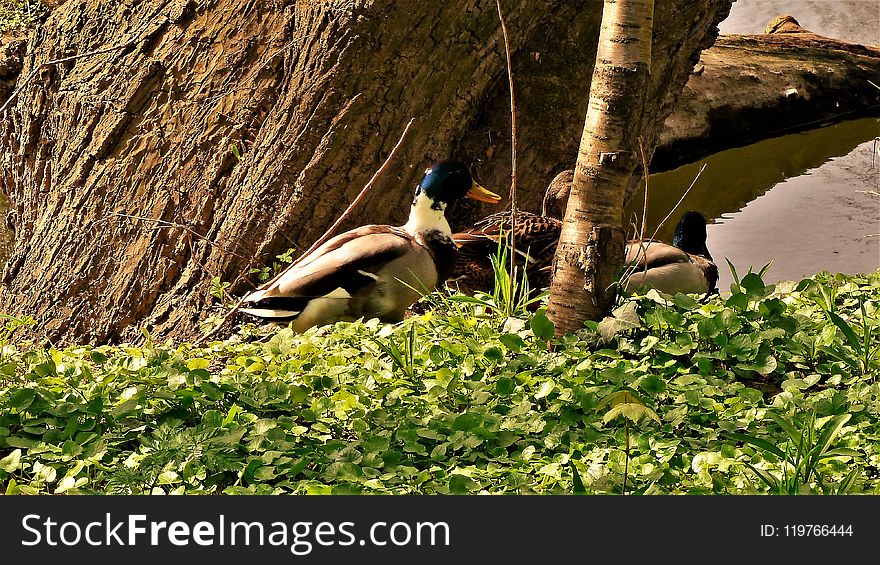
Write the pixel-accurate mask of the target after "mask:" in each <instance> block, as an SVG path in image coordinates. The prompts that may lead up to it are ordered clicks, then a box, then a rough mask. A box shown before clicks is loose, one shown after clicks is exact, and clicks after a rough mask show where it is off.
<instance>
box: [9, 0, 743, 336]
mask: <svg viewBox="0 0 880 565" xmlns="http://www.w3.org/2000/svg"><path fill="white" fill-rule="evenodd" d="M505 4H509V5H508V6H506V7H505V17H506V19H507V24H508V27H509V30H510V36H511V37H510V40H511V48H512V50H513V52H514V67H515V69H514V70H515V76H516V77H517V92H518V100H519V101H520V102H521V107H520V108H519V109H518V112H519V118H520V132H521V133H520V135H521V137H520V143H521V145H520V152H519V153H520V155H521V156H523V159H522V161H520V170H521V171H523V173H522V174H521V175H520V178H521V180H522V183H523V185H524V186H527V187H528V186H532V187H534V188H533V190H532V191H531V194H530V195H529V191H527V190H524V191H523V192H524V193H525V194H526V195H528V197H526V198H525V201H526V202H529V198H531V199H532V200H534V201H535V202H540V198H541V194H540V189H539V187H540V186H542V185H543V182H544V179H546V178H547V174H548V172H550V171H552V170H553V169H556V170H559V169H561V168H563V167H565V166H566V165H568V164H569V163H570V162H572V161H573V156H574V152H575V148H576V146H577V145H576V143H577V136H576V134H573V132H574V131H576V130H578V129H579V127H580V126H579V125H577V123H576V122H577V121H579V120H575V121H574V122H572V123H570V121H568V120H567V119H566V118H567V116H569V114H573V113H574V112H576V111H578V110H582V108H583V105H584V102H583V101H582V98H583V95H582V91H581V90H579V89H569V88H567V87H566V88H557V87H562V86H563V85H568V84H569V83H571V80H572V79H573V78H575V77H578V76H580V77H583V76H588V74H589V69H590V68H591V67H592V63H593V55H591V54H594V53H595V46H596V38H597V37H598V33H597V30H598V19H599V17H598V14H599V10H600V8H601V5H600V4H599V3H597V2H594V1H589V0H522V1H517V2H509V3H507V2H506V3H505ZM729 8H730V0H702V1H693V0H664V1H661V2H659V3H658V11H657V21H658V30H660V31H659V32H658V33H657V34H656V36H655V39H654V42H655V52H656V53H658V54H660V55H659V56H658V57H656V58H655V64H654V68H653V74H652V80H651V83H650V84H649V86H648V88H649V91H650V92H651V93H652V94H653V97H652V98H651V99H650V100H651V102H650V104H649V107H647V108H646V109H645V114H646V115H649V116H652V120H651V123H650V124H648V125H647V126H646V129H647V130H648V131H649V134H648V138H649V139H648V143H649V145H650V143H651V142H652V141H653V138H654V137H655V136H656V134H657V133H658V130H659V126H660V124H661V123H662V120H663V119H664V118H665V116H666V115H668V113H669V110H670V109H671V107H672V104H673V103H674V100H675V96H676V94H677V93H678V92H679V91H680V89H681V87H682V86H683V85H684V82H685V81H686V79H687V76H688V72H689V71H690V69H691V68H692V66H693V64H694V63H695V62H696V60H697V56H698V54H699V51H700V49H702V48H704V47H706V46H707V45H708V44H711V42H712V41H713V40H714V38H715V35H716V34H717V30H716V28H715V25H716V24H717V23H718V22H719V21H720V20H721V19H722V18H723V17H724V16H725V15H726V14H727V11H728V10H729ZM500 38H501V36H500V27H499V24H498V19H497V14H496V12H495V3H494V1H492V0H486V1H473V0H455V1H449V0H421V1H419V2H410V1H407V2H395V1H391V0H372V1H368V0H360V1H353V2H302V1H298V2H286V1H280V0H279V1H272V2H265V1H254V0H252V1H246V2H240V1H233V0H210V1H202V2H194V1H192V0H144V1H141V2H136V3H131V2H121V1H111V0H103V1H101V0H70V1H68V2H66V3H64V4H63V5H62V6H60V7H59V8H57V9H56V10H55V11H54V12H53V14H52V16H51V17H50V18H49V20H48V21H47V22H45V23H44V24H43V25H42V26H41V27H40V28H38V29H37V30H36V31H35V32H34V33H32V34H31V35H30V37H29V40H28V44H27V49H26V54H25V57H24V64H23V68H22V70H21V72H20V74H19V75H18V80H19V81H21V80H23V77H25V76H27V75H28V74H30V73H31V71H32V70H34V69H37V68H38V67H39V66H40V65H41V64H42V63H45V62H46V61H50V60H53V59H59V58H64V57H68V56H71V55H75V54H84V53H88V52H89V51H93V50H96V49H100V48H103V47H108V46H113V45H120V46H125V47H124V48H120V49H118V50H115V51H112V52H109V53H103V54H100V55H96V56H91V57H83V58H81V59H77V60H74V61H71V62H69V63H66V64H62V65H51V66H47V67H43V68H41V69H40V70H39V72H38V73H37V74H36V78H35V79H34V80H33V81H32V82H31V83H29V84H23V85H21V84H18V85H10V86H23V88H22V90H21V93H20V94H19V95H18V98H17V99H16V100H15V101H14V103H13V105H11V106H10V108H9V109H8V110H7V112H6V113H5V114H4V115H3V116H2V123H0V145H2V147H3V152H2V156H0V159H2V161H0V182H2V188H3V191H4V192H5V193H7V194H8V195H9V196H10V197H11V199H12V201H13V204H14V208H15V215H16V221H15V230H16V242H15V248H14V251H13V253H12V256H11V258H10V260H9V262H8V265H7V268H6V271H5V274H4V281H5V283H6V284H5V286H4V288H3V290H2V294H0V307H2V309H3V310H5V311H7V312H10V313H15V314H23V313H27V314H31V315H34V316H35V317H36V318H37V319H38V320H40V321H41V324H40V326H39V328H40V332H41V333H42V334H43V335H45V336H46V337H49V338H51V339H61V338H63V339H77V340H92V341H103V340H108V339H109V340H116V339H128V338H131V337H133V336H134V335H136V329H137V327H138V325H139V324H142V323H143V324H145V325H146V327H147V328H148V329H149V330H150V331H151V332H153V333H154V334H156V335H173V336H178V337H183V336H191V335H192V333H193V332H194V331H196V330H197V327H198V325H197V323H198V321H199V320H200V319H201V318H203V317H204V315H205V309H206V305H208V304H210V302H211V298H210V295H209V292H208V291H209V281H210V279H211V277H214V276H216V277H220V278H221V279H224V280H234V281H235V282H236V284H235V285H234V287H233V290H236V291H243V290H246V289H247V288H248V285H249V283H248V281H246V280H245V279H243V278H240V277H239V275H240V274H241V273H244V274H246V273H247V272H248V270H249V269H250V268H252V267H255V266H260V265H262V264H265V263H268V262H270V260H271V259H272V258H273V256H274V255H275V254H277V253H280V252H282V251H284V250H285V249H287V248H289V247H296V248H297V249H304V248H305V247H307V246H308V244H309V243H310V242H311V241H313V240H314V239H315V238H316V237H317V236H319V235H320V234H321V233H322V232H323V230H324V229H325V228H326V227H327V226H328V225H329V224H330V223H331V222H332V221H333V220H334V219H335V217H336V215H337V214H338V213H339V211H340V210H341V209H343V208H344V207H345V205H346V204H347V203H348V202H349V201H350V200H351V199H352V198H353V196H354V195H355V194H357V192H358V191H359V190H360V189H361V187H362V186H363V184H364V183H365V181H366V180H367V179H368V178H369V176H370V175H371V174H372V172H373V171H374V169H375V168H376V167H377V166H378V164H379V163H380V162H381V161H382V159H383V158H384V157H385V156H386V155H387V153H388V151H390V149H391V147H392V146H393V144H394V142H395V141H396V140H397V137H398V136H399V135H400V132H401V131H402V130H403V128H404V126H405V124H406V123H407V122H408V121H409V119H410V118H411V117H415V118H416V122H415V124H414V125H413V127H412V129H411V131H410V135H409V137H408V139H407V140H406V142H405V144H404V146H403V147H402V148H401V150H400V152H399V153H398V156H397V159H396V160H395V163H394V164H393V166H392V167H391V168H390V169H389V171H388V172H387V173H386V174H385V176H384V177H383V179H382V182H381V183H380V186H378V187H377V189H376V190H374V191H373V192H372V193H371V194H370V195H369V196H368V198H367V199H366V202H365V203H364V205H362V207H360V208H359V209H357V210H355V212H354V214H352V216H351V217H350V219H349V220H348V223H347V225H346V226H343V227H351V226H353V225H358V224H363V223H367V222H380V223H381V222H391V223H397V222H401V221H403V219H404V217H405V215H406V210H407V205H408V203H409V201H410V199H411V197H410V193H411V191H412V187H413V186H414V183H415V182H416V180H417V177H418V176H419V175H420V174H421V172H422V171H423V170H424V168H425V166H426V165H427V164H428V163H429V161H432V160H436V159H441V158H445V157H448V156H449V155H450V154H452V153H457V154H458V155H459V156H460V157H463V158H465V159H467V160H468V161H469V162H470V163H471V164H472V165H473V167H474V170H475V171H476V172H477V173H478V177H479V180H480V181H481V182H482V183H483V184H485V185H487V186H490V187H492V186H495V187H499V188H503V187H504V186H505V185H506V182H502V181H501V179H505V178H509V163H508V162H507V155H508V154H509V153H508V152H506V151H505V150H504V147H503V146H504V145H505V144H506V143H509V139H508V137H507V136H506V134H505V133H503V132H505V131H507V122H506V110H504V111H502V110H501V108H506V103H507V98H506V90H505V85H504V82H503V80H504V58H503V56H502V43H501V39H500ZM586 88H587V85H584V87H583V89H584V90H583V91H585V90H586ZM572 90H578V92H577V96H574V95H573V93H572V92H571V91H572ZM580 115H581V116H583V114H582V113H581V114H580ZM548 124H553V125H554V127H555V126H556V125H557V124H559V127H558V131H554V132H553V133H552V135H548V133H547V129H548V127H547V126H548ZM489 133H491V135H492V136H493V137H492V140H491V144H493V145H495V146H496V150H495V151H494V153H493V152H490V153H492V155H487V154H486V149H487V148H488V146H489V143H490V142H489V140H488V135H487V134H489ZM231 146H235V147H236V148H237V151H238V152H239V153H241V154H242V159H241V161H239V160H238V159H237V158H236V156H235V155H234V153H233V151H232V150H231ZM456 148H457V149H456ZM569 166H570V165H569Z"/></svg>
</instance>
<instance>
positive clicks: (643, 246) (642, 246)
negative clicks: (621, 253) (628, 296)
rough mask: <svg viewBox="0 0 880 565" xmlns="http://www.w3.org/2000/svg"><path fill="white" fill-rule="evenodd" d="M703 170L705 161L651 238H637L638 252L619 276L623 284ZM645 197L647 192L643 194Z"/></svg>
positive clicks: (636, 268) (645, 254) (633, 271)
mask: <svg viewBox="0 0 880 565" xmlns="http://www.w3.org/2000/svg"><path fill="white" fill-rule="evenodd" d="M705 170H706V163H703V165H702V166H701V167H700V170H699V171H698V172H697V175H696V176H695V177H694V180H693V181H691V185H690V186H689V187H687V190H685V191H684V194H682V195H681V198H679V199H678V202H676V203H675V206H673V207H672V209H671V210H669V213H668V214H666V217H664V218H663V219H662V220H661V221H660V223H659V224H657V227H656V228H655V229H654V233H652V234H651V238H650V239H649V240H648V243H645V239H644V237H642V238H640V239H639V252H640V253H639V254H637V255H636V256H635V257H633V259H632V264H631V265H630V266H629V267H628V268H627V269H626V271H625V272H624V274H623V276H622V277H621V278H620V280H621V281H622V284H623V286H626V283H625V282H623V281H626V280H628V279H629V277H631V276H632V275H633V273H635V272H636V271H637V270H638V261H639V260H640V259H642V258H643V257H647V254H648V251H647V247H648V245H650V242H651V241H653V240H654V239H655V238H656V237H657V232H659V231H660V228H662V227H663V225H664V224H665V223H666V220H668V219H669V218H670V216H672V214H673V213H674V212H675V211H676V210H677V209H678V207H679V206H681V203H682V202H684V199H685V197H686V196H687V195H688V193H689V192H690V191H691V189H692V188H694V185H696V184H697V181H698V180H699V179H700V176H701V175H702V174H703V171H705ZM645 182H647V178H646V179H645ZM646 190H647V188H646ZM645 198H646V199H647V193H646V194H645ZM642 221H643V222H644V220H642ZM647 268H648V266H647V264H645V271H647Z"/></svg>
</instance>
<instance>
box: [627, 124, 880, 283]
mask: <svg viewBox="0 0 880 565" xmlns="http://www.w3.org/2000/svg"><path fill="white" fill-rule="evenodd" d="M878 134H880V121H878V120H877V119H875V118H865V119H860V120H852V121H848V122H841V123H839V124H835V125H832V126H827V127H824V128H820V129H816V130H812V131H808V132H804V133H798V134H792V135H786V136H782V137H776V138H772V139H767V140H764V141H760V142H758V143H754V144H752V145H749V146H746V147H739V148H735V149H729V150H727V151H722V152H720V153H716V154H714V155H711V156H709V157H707V158H706V159H703V160H701V161H698V162H696V163H692V164H689V165H684V166H682V167H679V168H678V169H675V170H672V171H668V172H664V173H658V174H655V175H651V178H650V180H649V183H648V191H649V192H648V214H647V217H648V224H647V233H648V234H650V233H652V232H653V230H654V229H655V228H656V226H657V224H658V223H659V222H660V221H661V220H662V219H663V217H664V216H665V215H666V214H667V213H668V212H669V210H671V209H672V208H673V207H674V206H675V203H676V202H677V201H678V200H679V199H680V198H681V196H682V195H683V194H684V192H685V191H686V190H687V188H688V186H690V185H691V183H692V182H693V181H694V179H695V178H697V175H698V173H699V171H700V169H701V167H703V165H704V164H705V169H704V170H703V173H702V174H701V175H699V178H698V179H697V181H696V182H695V183H694V186H693V188H692V189H691V190H690V192H689V193H688V194H687V196H685V198H684V201H683V202H682V204H681V206H680V207H679V208H678V210H677V211H676V212H674V213H673V216H672V218H670V220H669V221H668V222H667V223H666V224H664V226H663V227H662V228H661V229H660V231H659V232H658V233H657V237H659V238H660V239H663V240H666V241H669V240H670V239H671V237H672V231H673V229H674V228H675V222H676V221H677V219H678V217H679V216H680V215H681V213H682V212H684V211H685V210H698V211H700V212H702V213H703V215H704V216H706V218H707V219H708V220H709V221H710V222H711V224H710V225H709V227H708V236H709V240H708V247H709V251H710V252H711V253H712V255H713V257H714V258H715V261H716V263H718V264H719V270H720V271H721V273H720V274H721V278H720V280H719V288H720V289H721V290H727V289H728V288H729V286H730V281H731V276H730V273H729V270H728V268H727V265H726V263H725V261H724V258H725V257H727V258H728V259H730V261H731V262H732V263H733V264H734V265H735V266H736V268H737V271H738V272H740V274H742V273H744V272H746V271H747V270H748V268H749V267H750V266H751V267H754V270H758V269H759V268H760V267H761V266H762V265H764V264H765V263H767V262H770V261H772V265H771V268H770V270H769V271H768V273H767V277H766V279H767V281H777V280H781V279H794V280H800V279H801V278H803V277H805V276H809V275H812V274H815V273H817V272H819V271H823V270H828V271H832V272H844V273H861V272H868V271H874V270H876V269H878V268H880V194H878V193H880V153H877V154H875V151H876V146H875V142H874V138H875V136H877V135H878ZM872 191H873V192H874V193H873V194H872ZM642 202H643V198H641V195H640V197H639V198H637V200H636V201H635V202H633V204H632V205H631V206H630V215H631V214H632V213H633V212H636V211H638V215H639V216H640V215H641V211H642Z"/></svg>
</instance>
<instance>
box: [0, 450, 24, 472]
mask: <svg viewBox="0 0 880 565" xmlns="http://www.w3.org/2000/svg"><path fill="white" fill-rule="evenodd" d="M20 465H21V449H16V450H13V452H12V453H10V454H9V455H7V456H6V457H4V458H3V459H0V469H3V470H4V471H6V472H7V473H14V472H15V471H18V468H19V466H20Z"/></svg>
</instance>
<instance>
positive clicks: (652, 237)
mask: <svg viewBox="0 0 880 565" xmlns="http://www.w3.org/2000/svg"><path fill="white" fill-rule="evenodd" d="M705 170H706V163H703V165H702V166H701V167H700V170H699V172H697V176H695V177H694V180H693V181H692V182H691V185H690V186H689V187H687V190H685V191H684V194H682V195H681V198H679V199H678V202H676V203H675V206H673V207H672V209H671V210H669V213H668V214H666V217H665V218H663V219H662V220H661V221H660V223H659V224H657V228H656V229H654V233H653V234H651V239H654V238H655V237H657V232H659V231H660V228H662V227H663V224H665V223H666V220H668V219H669V217H670V216H672V213H673V212H675V211H676V210H678V207H679V206H681V203H682V202H684V199H685V197H686V196H687V195H688V193H689V192H690V191H691V189H692V188H694V185H695V184H697V181H698V180H700V175H702V174H703V171H705Z"/></svg>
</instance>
